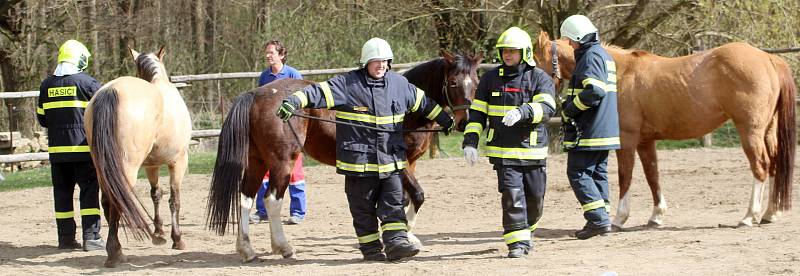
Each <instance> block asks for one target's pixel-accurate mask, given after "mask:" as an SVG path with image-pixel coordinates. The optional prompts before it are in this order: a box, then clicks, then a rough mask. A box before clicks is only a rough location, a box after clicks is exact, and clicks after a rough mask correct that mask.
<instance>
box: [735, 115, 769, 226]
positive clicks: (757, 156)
mask: <svg viewBox="0 0 800 276" xmlns="http://www.w3.org/2000/svg"><path fill="white" fill-rule="evenodd" d="M734 124H736V121H734ZM736 128H737V130H739V137H741V140H742V148H743V149H744V153H745V155H747V159H748V160H749V161H750V170H752V172H753V177H754V180H753V189H752V193H751V196H750V207H749V208H748V209H747V213H745V215H744V218H743V219H742V220H741V221H739V226H753V223H758V222H759V221H760V220H761V200H762V198H763V195H764V189H765V188H766V187H767V186H766V180H767V174H768V168H769V162H768V160H769V156H768V154H767V151H766V146H765V143H764V140H763V139H764V138H763V137H764V135H763V134H764V129H749V128H748V126H742V127H740V125H739V124H736Z"/></svg>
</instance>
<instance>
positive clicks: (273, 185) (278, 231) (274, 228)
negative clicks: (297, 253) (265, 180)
mask: <svg viewBox="0 0 800 276" xmlns="http://www.w3.org/2000/svg"><path fill="white" fill-rule="evenodd" d="M289 160H291V161H285V162H277V164H273V166H271V167H270V174H269V189H267V199H266V200H267V202H265V204H264V205H266V207H267V216H268V217H269V230H270V235H269V237H270V242H271V243H272V254H280V255H281V256H283V257H284V258H291V257H292V256H293V255H294V249H293V248H292V245H291V244H289V241H288V240H287V239H286V235H285V234H284V232H283V224H282V222H281V207H282V206H283V204H282V203H283V195H284V194H285V193H286V189H287V188H289V178H291V172H292V167H293V165H294V162H293V160H294V159H289ZM281 163H282V164H281ZM262 176H263V174H262Z"/></svg>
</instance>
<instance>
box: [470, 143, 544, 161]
mask: <svg viewBox="0 0 800 276" xmlns="http://www.w3.org/2000/svg"><path fill="white" fill-rule="evenodd" d="M484 150H485V152H486V156H488V157H497V158H504V159H523V160H541V159H545V158H547V147H541V148H503V147H496V146H486V147H485V148H484Z"/></svg>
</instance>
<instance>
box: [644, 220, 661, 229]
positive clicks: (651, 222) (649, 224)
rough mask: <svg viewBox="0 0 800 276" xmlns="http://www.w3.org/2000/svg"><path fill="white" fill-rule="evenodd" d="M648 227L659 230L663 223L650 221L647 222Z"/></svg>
mask: <svg viewBox="0 0 800 276" xmlns="http://www.w3.org/2000/svg"><path fill="white" fill-rule="evenodd" d="M647 227H649V228H659V227H661V222H657V221H652V220H649V221H647Z"/></svg>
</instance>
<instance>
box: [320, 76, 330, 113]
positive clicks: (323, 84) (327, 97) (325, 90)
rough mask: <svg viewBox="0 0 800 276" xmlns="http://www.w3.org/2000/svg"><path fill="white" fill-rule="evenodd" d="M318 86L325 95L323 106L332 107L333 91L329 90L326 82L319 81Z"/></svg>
mask: <svg viewBox="0 0 800 276" xmlns="http://www.w3.org/2000/svg"><path fill="white" fill-rule="evenodd" d="M319 88H322V95H324V96H325V106H326V107H327V108H331V107H333V92H331V87H330V85H328V82H327V81H323V82H320V83H319Z"/></svg>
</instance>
